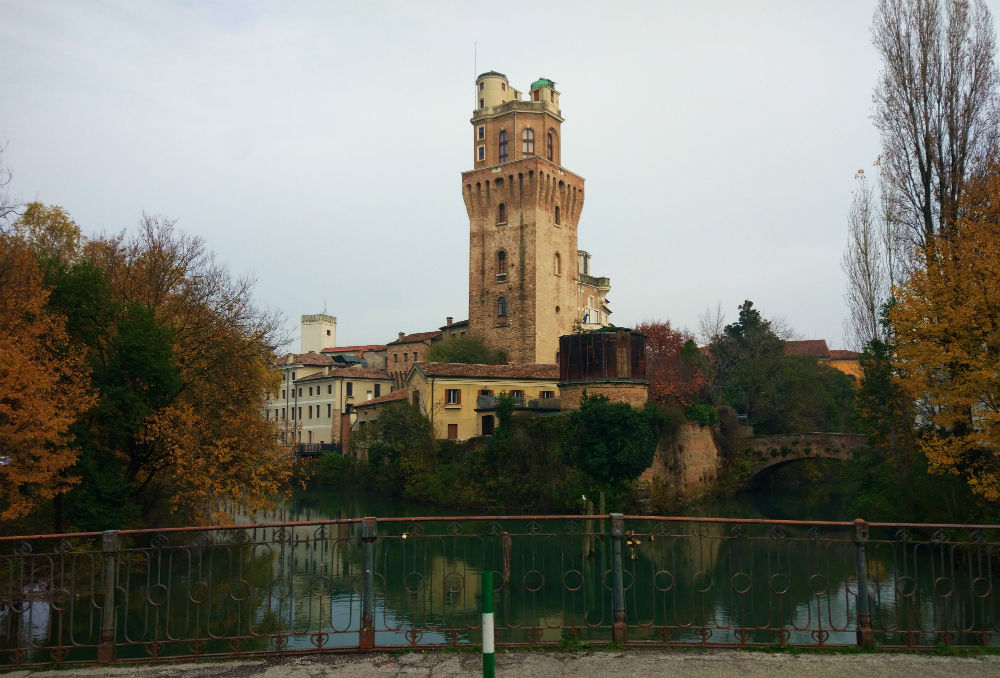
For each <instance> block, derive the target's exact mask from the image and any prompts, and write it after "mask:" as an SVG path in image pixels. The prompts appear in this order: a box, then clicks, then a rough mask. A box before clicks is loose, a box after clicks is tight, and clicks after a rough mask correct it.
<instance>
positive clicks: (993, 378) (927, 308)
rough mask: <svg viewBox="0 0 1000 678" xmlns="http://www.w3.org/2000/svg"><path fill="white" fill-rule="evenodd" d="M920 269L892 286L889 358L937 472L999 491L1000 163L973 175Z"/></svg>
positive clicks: (987, 492)
mask: <svg viewBox="0 0 1000 678" xmlns="http://www.w3.org/2000/svg"><path fill="white" fill-rule="evenodd" d="M922 253H923V254H924V260H925V261H926V262H928V265H927V267H926V268H922V269H919V270H916V271H914V272H913V274H912V275H911V277H910V278H909V280H908V281H907V282H906V283H905V284H904V285H903V286H901V287H900V288H898V289H897V290H896V296H897V300H898V301H897V303H896V305H895V307H894V308H893V309H892V311H891V315H890V317H891V320H892V324H893V326H894V328H895V331H896V341H895V350H896V355H895V358H894V363H895V365H896V369H897V372H898V374H899V379H900V381H901V384H902V386H903V387H904V389H905V390H906V392H907V393H908V394H909V395H910V397H912V398H914V399H915V400H916V401H918V402H919V403H920V404H921V408H922V412H923V418H924V420H925V421H926V423H928V424H930V425H931V426H930V430H929V431H928V432H927V433H925V435H924V436H923V437H922V439H921V442H920V446H921V450H922V451H923V453H924V454H925V455H926V457H927V460H928V465H929V468H930V470H931V471H932V472H936V473H950V474H955V475H960V476H962V477H964V478H965V479H966V480H967V481H968V483H969V485H970V487H971V488H972V490H973V492H975V493H976V494H979V495H982V496H983V497H985V498H986V499H988V500H990V501H997V500H1000V167H998V166H997V165H996V164H994V165H991V166H990V167H989V168H988V169H987V170H986V171H984V172H983V173H982V174H981V175H980V176H978V177H976V178H974V180H973V181H972V182H970V185H969V187H968V189H967V193H966V196H965V199H964V201H963V209H962V216H961V218H960V220H959V223H958V228H956V229H954V231H953V232H950V233H948V234H941V233H939V234H937V235H935V236H934V237H932V238H931V239H930V240H929V241H928V245H927V247H926V248H925V249H924V250H923V252H922Z"/></svg>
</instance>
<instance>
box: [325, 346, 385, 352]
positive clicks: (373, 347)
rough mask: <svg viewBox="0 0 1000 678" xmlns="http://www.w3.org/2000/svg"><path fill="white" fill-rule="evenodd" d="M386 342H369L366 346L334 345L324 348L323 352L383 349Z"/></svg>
mask: <svg viewBox="0 0 1000 678" xmlns="http://www.w3.org/2000/svg"><path fill="white" fill-rule="evenodd" d="M383 350H385V344H368V345H366V346H334V347H332V348H324V349H323V351H322V352H323V353H359V354H360V353H363V352H365V351H383Z"/></svg>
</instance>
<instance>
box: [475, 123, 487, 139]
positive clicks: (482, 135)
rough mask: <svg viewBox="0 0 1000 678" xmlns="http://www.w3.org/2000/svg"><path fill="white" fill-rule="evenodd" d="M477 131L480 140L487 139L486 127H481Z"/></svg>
mask: <svg viewBox="0 0 1000 678" xmlns="http://www.w3.org/2000/svg"><path fill="white" fill-rule="evenodd" d="M477 131H478V135H479V138H480V139H485V138H486V125H480V126H479V128H478V130H477Z"/></svg>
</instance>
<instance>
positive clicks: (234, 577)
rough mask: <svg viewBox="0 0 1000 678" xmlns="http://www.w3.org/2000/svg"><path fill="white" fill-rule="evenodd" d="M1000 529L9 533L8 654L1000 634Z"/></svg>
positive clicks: (93, 655) (81, 658)
mask: <svg viewBox="0 0 1000 678" xmlns="http://www.w3.org/2000/svg"><path fill="white" fill-rule="evenodd" d="M998 530H1000V526H992V525H916V524H888V523H866V522H864V521H861V520H858V521H854V522H799V521H772V520H746V519H722V518H679V517H670V518H663V517H651V516H622V515H620V514H611V515H605V516H583V517H581V516H468V517H443V518H442V517H432V518H386V519H376V518H363V519H351V520H325V521H316V522H295V523H271V524H252V525H232V526H219V527H209V528H177V529H163V530H122V531H111V532H103V533H100V532H93V533H78V534H62V535H36V536H22V537H8V538H0V669H2V668H13V667H24V666H40V665H53V664H55V665H62V664H67V663H73V664H77V663H96V662H100V663H112V662H130V661H150V660H174V659H200V658H207V657H235V656H242V657H245V656H254V655H271V654H287V653H305V652H316V651H348V650H350V651H357V650H359V649H360V650H366V649H373V648H380V649H381V648H396V647H407V646H410V647H435V646H448V645H477V644H479V643H480V642H481V634H480V614H479V598H480V590H479V585H480V579H481V578H480V576H479V575H480V573H481V572H482V571H484V570H492V571H493V572H494V576H493V581H494V599H495V628H496V640H497V644H498V645H501V646H503V645H506V646H512V645H560V644H567V643H571V644H572V645H574V646H577V645H578V644H579V643H587V642H589V643H595V644H599V643H611V642H620V643H625V644H628V645H701V646H736V647H738V646H749V645H776V646H786V645H794V646H813V647H815V646H834V645H840V646H843V645H854V644H859V645H864V646H873V645H878V646H881V647H906V648H923V647H933V646H936V645H939V644H945V645H955V646H974V645H979V646H990V645H996V644H997V637H996V636H995V633H996V627H997V615H996V609H995V608H996V604H997V597H996V596H995V595H994V585H995V583H996V576H995V573H994V570H993V568H994V565H995V564H996V563H997V562H998V558H997V556H998V546H1000V533H998Z"/></svg>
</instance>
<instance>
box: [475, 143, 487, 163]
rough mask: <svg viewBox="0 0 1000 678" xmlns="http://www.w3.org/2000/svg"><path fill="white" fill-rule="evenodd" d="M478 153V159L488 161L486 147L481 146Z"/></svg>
mask: <svg viewBox="0 0 1000 678" xmlns="http://www.w3.org/2000/svg"><path fill="white" fill-rule="evenodd" d="M476 153H477V155H476V158H477V159H479V160H486V147H485V146H480V147H479V148H478V149H477V150H476Z"/></svg>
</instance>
